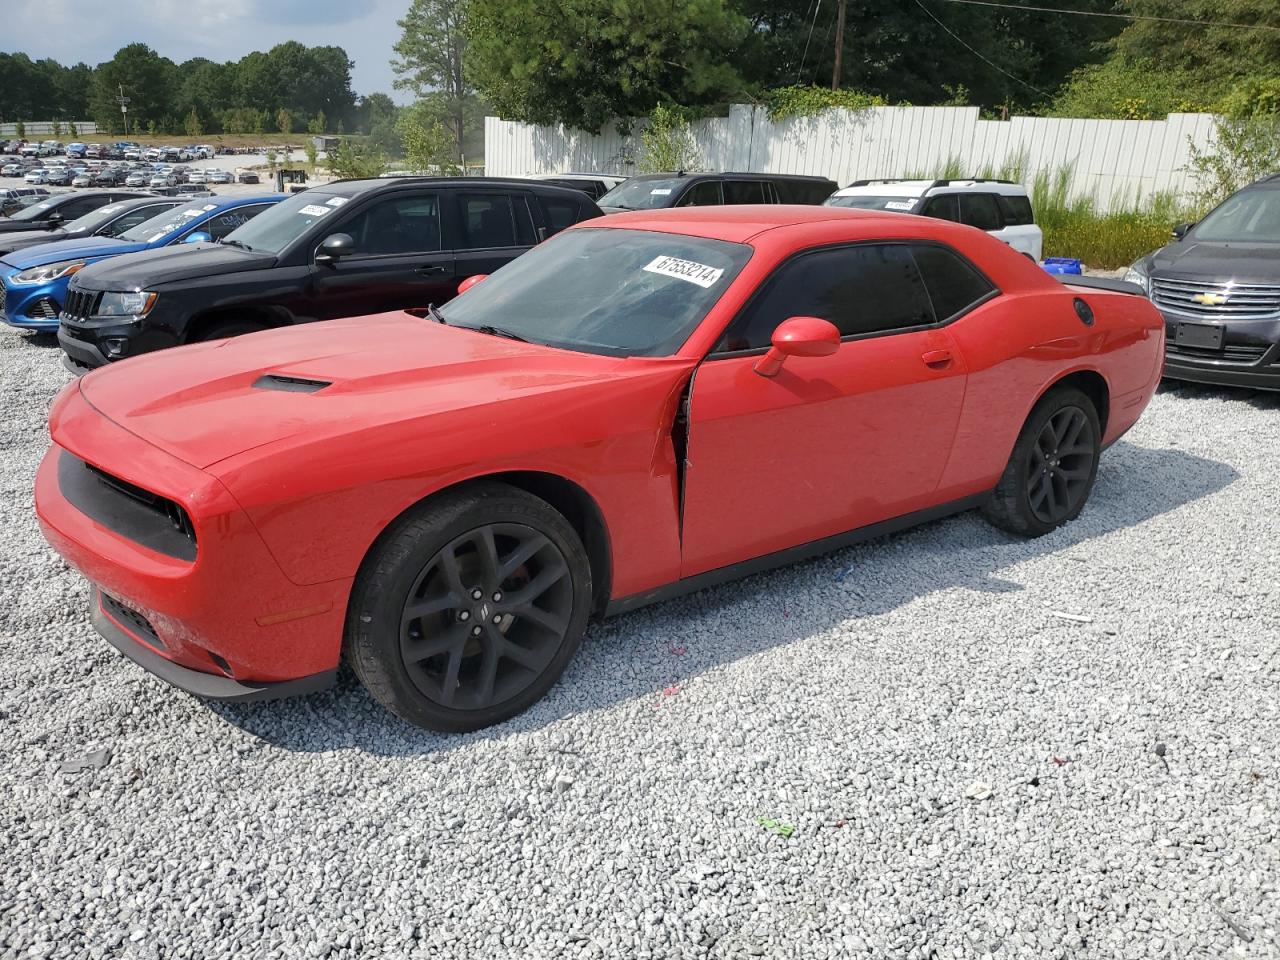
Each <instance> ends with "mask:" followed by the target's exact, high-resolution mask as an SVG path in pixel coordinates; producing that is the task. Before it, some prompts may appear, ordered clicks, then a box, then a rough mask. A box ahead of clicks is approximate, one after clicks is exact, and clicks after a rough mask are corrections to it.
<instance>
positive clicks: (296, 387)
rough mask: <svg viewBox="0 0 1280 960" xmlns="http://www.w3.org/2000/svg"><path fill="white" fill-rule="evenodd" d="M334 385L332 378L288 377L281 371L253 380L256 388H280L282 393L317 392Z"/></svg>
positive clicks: (265, 374)
mask: <svg viewBox="0 0 1280 960" xmlns="http://www.w3.org/2000/svg"><path fill="white" fill-rule="evenodd" d="M330 386H333V381H332V380H311V379H309V378H307V377H286V376H285V375H284V374H281V373H264V374H263V375H262V376H260V377H259V378H258V379H257V380H255V381H253V388H254V389H255V390H279V391H280V392H281V393H315V392H316V391H317V390H323V389H324V388H325V387H330Z"/></svg>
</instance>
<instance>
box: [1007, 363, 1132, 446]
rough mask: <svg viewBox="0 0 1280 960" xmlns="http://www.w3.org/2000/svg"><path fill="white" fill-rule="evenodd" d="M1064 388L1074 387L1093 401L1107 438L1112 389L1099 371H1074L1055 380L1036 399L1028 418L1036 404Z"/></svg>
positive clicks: (1103, 433)
mask: <svg viewBox="0 0 1280 960" xmlns="http://www.w3.org/2000/svg"><path fill="white" fill-rule="evenodd" d="M1062 387H1074V388H1075V389H1077V390H1079V391H1080V392H1081V393H1083V394H1084V395H1085V396H1086V397H1088V398H1089V399H1090V400H1092V401H1093V408H1094V410H1095V411H1096V412H1097V414H1098V423H1099V425H1100V426H1101V428H1102V436H1103V437H1105V436H1106V435H1107V421H1108V420H1109V419H1110V414H1111V387H1110V385H1109V384H1108V383H1107V378H1106V377H1104V376H1103V375H1102V374H1100V373H1099V372H1098V371H1097V370H1091V369H1082V370H1073V371H1072V372H1070V373H1067V374H1064V375H1063V376H1061V377H1059V378H1058V379H1057V380H1054V381H1053V382H1052V383H1050V384H1049V385H1048V386H1047V387H1045V388H1044V389H1043V390H1041V391H1040V395H1039V396H1037V397H1036V399H1035V403H1033V404H1032V405H1031V408H1030V410H1028V411H1027V416H1028V417H1030V416H1031V410H1034V409H1035V407H1036V404H1038V403H1039V402H1040V401H1041V400H1043V399H1044V398H1045V397H1046V396H1048V395H1049V394H1050V393H1052V392H1053V391H1054V390H1057V389H1060V388H1062ZM1024 420H1025V418H1024ZM1099 439H1101V438H1099Z"/></svg>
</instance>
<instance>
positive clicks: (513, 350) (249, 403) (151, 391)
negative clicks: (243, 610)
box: [80, 312, 687, 469]
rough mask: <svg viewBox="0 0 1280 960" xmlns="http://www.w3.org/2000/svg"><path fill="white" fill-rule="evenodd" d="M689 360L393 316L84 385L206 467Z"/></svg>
mask: <svg viewBox="0 0 1280 960" xmlns="http://www.w3.org/2000/svg"><path fill="white" fill-rule="evenodd" d="M686 363H687V362H686V361H681V360H679V359H676V358H670V359H639V360H627V359H622V358H617V357H604V356H596V355H591V354H582V353H575V352H573V351H568V350H558V349H553V348H550V347H543V346H539V345H537V344H527V343H519V342H517V341H513V340H507V339H503V338H500V337H494V336H488V335H486V334H482V333H478V332H475V331H471V330H465V329H462V328H458V327H448V326H443V325H441V324H437V323H434V322H433V321H430V320H425V319H422V318H419V317H416V316H413V315H412V314H409V313H407V312H396V313H386V314H379V315H376V316H371V317H353V318H350V319H346V320H332V321H328V322H326V323H318V324H306V325H304V326H299V327H286V328H283V329H279V330H269V331H265V332H262V333H255V334H249V335H247V336H241V337H234V338H232V339H229V340H222V341H216V342H211V343H201V344H193V345H191V346H186V347H177V348H174V349H171V350H165V351H160V352H158V353H151V354H143V355H141V356H139V357H136V358H134V359H131V360H127V361H124V362H122V363H119V364H112V365H110V366H108V367H104V368H101V369H99V370H96V371H93V372H91V373H88V374H86V375H85V376H84V377H83V378H82V379H81V381H80V388H81V390H82V391H83V393H84V397H85V399H86V400H87V401H88V402H89V403H90V404H91V405H92V406H93V407H94V408H95V409H96V410H98V412H99V413H101V414H102V415H103V416H106V417H108V418H109V419H111V420H112V421H114V422H115V423H116V424H118V425H119V426H121V427H123V428H124V429H126V430H128V431H130V432H131V433H133V434H135V435H136V436H138V437H139V438H141V439H143V440H145V441H147V442H148V443H151V444H153V445H154V446H157V447H159V448H160V449H162V450H164V451H166V452H168V453H170V454H172V455H173V456H176V457H178V458H179V459H181V460H183V461H185V462H186V463H189V464H191V465H193V466H195V467H199V468H202V469H204V468H209V467H211V466H213V465H214V464H216V463H218V462H219V461H222V460H226V459H227V458H229V457H234V456H236V455H237V454H241V453H245V452H246V451H249V450H253V449H255V448H259V447H264V446H266V445H269V444H272V443H276V442H279V441H285V440H287V439H288V438H291V437H300V435H302V434H305V440H306V441H308V442H312V441H315V440H318V439H323V438H325V437H327V436H337V435H346V434H350V433H353V432H363V431H365V430H367V429H369V428H370V427H371V426H373V425H375V424H376V425H379V426H382V425H386V424H390V423H392V422H396V421H403V420H407V419H423V418H432V417H438V416H441V415H443V416H448V415H450V414H453V413H456V412H459V411H462V410H466V409H470V408H474V407H479V406H485V405H500V404H503V403H505V402H506V401H510V400H514V399H517V398H521V397H524V398H533V399H534V402H536V401H537V398H538V397H540V396H543V395H545V394H546V393H548V392H549V391H558V390H563V389H572V388H573V387H574V386H576V385H582V386H586V385H592V384H595V385H598V384H600V382H601V381H603V380H608V379H611V378H617V377H624V376H627V375H628V374H629V373H633V372H640V370H641V369H642V368H645V369H653V368H654V367H657V366H680V365H682V364H686ZM317 385H320V386H317ZM497 416H498V415H497V414H496V413H495V420H496V419H497Z"/></svg>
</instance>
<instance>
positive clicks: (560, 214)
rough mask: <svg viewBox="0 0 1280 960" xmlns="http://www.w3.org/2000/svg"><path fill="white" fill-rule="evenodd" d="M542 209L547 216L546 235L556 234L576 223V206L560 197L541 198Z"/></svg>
mask: <svg viewBox="0 0 1280 960" xmlns="http://www.w3.org/2000/svg"><path fill="white" fill-rule="evenodd" d="M542 209H543V210H544V211H545V212H546V215H547V233H548V235H550V234H553V233H558V232H559V231H561V230H563V229H564V228H565V227H567V226H570V225H571V224H574V223H577V222H578V204H577V203H575V202H574V201H572V200H563V199H561V198H560V197H542Z"/></svg>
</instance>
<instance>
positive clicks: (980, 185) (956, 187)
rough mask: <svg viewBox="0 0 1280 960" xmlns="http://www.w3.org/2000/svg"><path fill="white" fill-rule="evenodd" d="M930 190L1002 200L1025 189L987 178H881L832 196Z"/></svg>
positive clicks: (909, 193) (913, 194)
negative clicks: (974, 193) (986, 195)
mask: <svg viewBox="0 0 1280 960" xmlns="http://www.w3.org/2000/svg"><path fill="white" fill-rule="evenodd" d="M932 190H937V191H938V192H940V193H946V192H948V191H957V192H963V191H968V190H982V191H986V192H991V193H1002V194H1005V195H1006V196H1026V195H1027V188H1026V187H1024V186H1023V185H1022V184H1020V183H1015V182H1014V181H1012V180H997V179H992V178H989V177H955V178H951V179H936V180H921V179H911V178H906V179H899V178H897V177H884V178H881V179H875V180H855V181H853V183H851V184H849V185H848V186H847V187H842V188H841V189H839V190H837V191H836V192H835V193H834V194H832V196H836V197H858V196H890V197H922V196H924V195H925V194H926V193H929V192H930V191H932Z"/></svg>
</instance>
